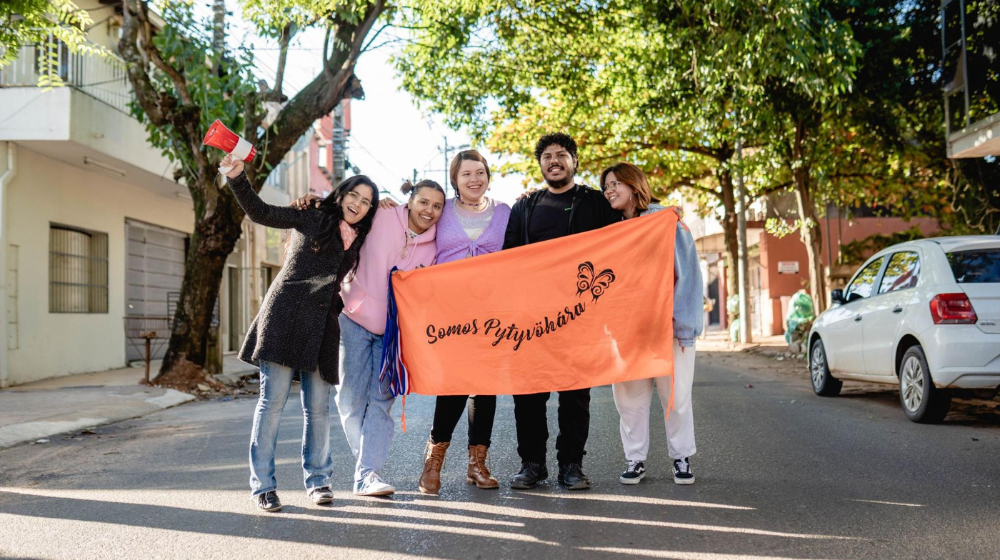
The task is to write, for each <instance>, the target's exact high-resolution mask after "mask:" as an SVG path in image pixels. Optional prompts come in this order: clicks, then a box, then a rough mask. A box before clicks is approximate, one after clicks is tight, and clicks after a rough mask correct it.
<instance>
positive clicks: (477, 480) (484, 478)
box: [465, 445, 500, 488]
mask: <svg viewBox="0 0 1000 560" xmlns="http://www.w3.org/2000/svg"><path fill="white" fill-rule="evenodd" d="M489 450H490V448H489V447H486V446H485V445H472V446H470V447H469V470H468V472H467V474H466V475H465V482H467V483H469V484H475V485H476V486H477V487H479V488H499V487H500V483H499V482H497V479H496V478H493V475H492V474H490V469H489V467H487V466H486V455H487V453H488V452H489Z"/></svg>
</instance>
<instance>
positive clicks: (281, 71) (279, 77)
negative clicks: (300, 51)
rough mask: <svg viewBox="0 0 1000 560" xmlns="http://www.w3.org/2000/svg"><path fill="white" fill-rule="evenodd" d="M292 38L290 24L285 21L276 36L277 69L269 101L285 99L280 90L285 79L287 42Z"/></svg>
mask: <svg viewBox="0 0 1000 560" xmlns="http://www.w3.org/2000/svg"><path fill="white" fill-rule="evenodd" d="M291 40H292V24H291V23H287V24H285V27H283V28H282V29H281V36H280V37H278V47H279V49H280V50H279V52H278V69H277V71H275V76H274V89H273V90H271V92H270V94H269V95H268V99H269V100H271V101H278V102H282V101H285V99H286V98H285V96H284V94H283V93H282V91H281V88H282V84H283V83H284V81H285V63H286V62H287V60H288V43H290V42H291Z"/></svg>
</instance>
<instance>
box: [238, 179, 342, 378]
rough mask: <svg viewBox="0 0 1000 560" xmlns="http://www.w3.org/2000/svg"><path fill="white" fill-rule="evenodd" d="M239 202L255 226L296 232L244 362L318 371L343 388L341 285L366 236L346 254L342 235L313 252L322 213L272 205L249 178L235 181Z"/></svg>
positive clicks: (247, 345)
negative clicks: (340, 384) (261, 196)
mask: <svg viewBox="0 0 1000 560" xmlns="http://www.w3.org/2000/svg"><path fill="white" fill-rule="evenodd" d="M229 188H230V189H232V191H233V195H235V196H236V201H237V202H238V203H239V205H240V207H242V208H243V211H244V212H246V214H247V217H248V218H250V219H251V220H253V221H254V222H255V223H258V224H261V225H263V226H267V227H271V228H277V229H293V230H294V231H293V232H292V237H291V240H290V242H289V245H288V251H287V253H286V254H287V258H286V260H285V266H283V267H281V272H279V273H278V277H277V278H275V279H274V282H273V283H272V284H271V287H270V288H269V289H268V290H267V295H266V296H265V297H264V303H263V304H262V305H261V307H260V312H259V313H257V317H256V318H254V320H253V323H251V325H250V330H249V331H248V332H247V338H246V340H245V341H244V342H243V348H242V349H241V350H240V359H241V360H243V361H244V362H248V363H251V364H254V365H256V366H260V360H265V361H268V362H274V363H276V364H281V365H283V366H288V367H290V368H293V369H297V370H302V371H316V369H317V367H318V368H319V374H320V376H321V377H322V378H323V380H324V381H326V382H327V383H331V384H334V385H335V384H337V383H338V381H339V380H340V376H339V375H338V371H339V367H340V359H339V351H340V323H339V322H338V321H337V316H338V315H340V312H341V311H342V310H343V309H344V302H343V300H341V298H340V284H341V282H343V280H344V277H345V276H347V274H348V273H349V272H350V270H351V268H352V267H353V266H354V263H355V262H357V260H358V252H359V250H360V249H361V244H360V243H359V241H360V238H359V239H358V240H355V242H354V244H352V245H351V247H350V248H349V249H348V250H347V251H345V250H344V243H343V241H342V240H341V238H340V232H339V231H338V232H337V233H336V237H335V239H333V240H331V242H330V245H329V246H328V247H327V248H325V249H324V250H322V251H318V252H317V251H314V250H313V240H314V239H315V236H316V235H317V234H319V226H320V219H321V217H322V211H321V210H319V209H317V208H309V209H308V210H296V209H295V208H291V207H282V206H271V205H270V204H267V203H265V202H264V201H263V200H261V199H260V197H259V196H257V193H255V192H254V190H253V187H251V186H250V182H249V181H247V178H246V175H240V176H239V177H237V178H235V179H229Z"/></svg>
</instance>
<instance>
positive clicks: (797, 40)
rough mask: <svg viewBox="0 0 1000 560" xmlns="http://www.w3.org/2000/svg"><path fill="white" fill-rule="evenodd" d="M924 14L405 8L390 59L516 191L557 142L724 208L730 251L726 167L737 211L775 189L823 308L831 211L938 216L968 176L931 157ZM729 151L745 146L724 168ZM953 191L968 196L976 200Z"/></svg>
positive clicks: (886, 3) (676, 5)
mask: <svg viewBox="0 0 1000 560" xmlns="http://www.w3.org/2000/svg"><path fill="white" fill-rule="evenodd" d="M979 3H981V4H990V5H991V6H992V5H995V4H996V0H982V1H981V2H979ZM938 8H939V7H938V5H937V4H935V3H913V2H902V1H898V0H843V1H836V2H834V1H829V0H793V1H787V2H785V1H782V2H779V1H765V2H760V1H752V2H751V1H735V2H734V1H731V0H718V1H715V0H704V1H694V0H652V1H646V2H626V1H616V0H608V1H603V2H587V3H582V4H579V3H570V2H559V1H554V0H553V1H538V2H496V3H489V4H488V5H485V6H484V5H481V4H478V3H471V2H451V3H448V9H447V10H445V9H444V8H441V7H438V8H436V9H426V8H422V7H419V6H415V7H412V8H410V9H407V10H403V11H402V14H401V19H402V22H403V24H404V25H405V26H407V27H409V28H411V29H413V42H412V43H411V44H410V45H409V46H408V47H407V48H406V49H405V51H404V53H403V54H402V55H401V56H399V57H397V59H396V60H395V63H396V66H397V68H398V70H399V72H400V74H401V76H402V77H403V84H404V87H405V88H406V89H407V90H408V91H410V92H411V93H413V94H414V95H415V96H416V97H417V98H418V99H420V100H421V101H422V103H423V106H424V107H426V108H428V109H430V110H432V111H436V112H439V113H441V114H443V115H444V116H445V117H446V118H447V119H448V120H449V122H450V123H451V124H452V125H455V126H466V127H468V128H469V130H471V131H472V133H473V135H474V136H475V137H476V139H477V140H479V141H480V142H484V143H486V144H487V145H488V146H489V147H490V148H491V149H493V150H494V151H498V152H501V153H504V154H512V155H515V156H520V157H516V158H515V159H514V163H513V164H511V165H510V166H508V169H514V170H517V171H520V172H523V173H525V174H526V175H527V176H528V178H529V180H537V179H538V176H537V175H538V170H537V166H536V165H535V163H534V162H533V161H532V157H531V154H532V150H531V148H532V143H533V141H534V140H535V139H536V138H537V137H538V136H539V135H540V134H542V133H543V132H546V131H550V130H564V131H566V132H568V133H570V134H573V135H574V136H575V137H576V138H577V140H578V142H579V144H580V146H581V167H582V169H583V171H584V172H587V173H590V174H594V173H597V172H599V170H600V169H601V168H603V167H604V166H606V165H608V164H610V163H613V162H614V161H616V160H622V159H624V160H629V161H632V162H634V163H636V164H638V165H640V166H641V167H642V168H643V169H644V170H645V171H646V172H647V173H648V174H649V175H650V176H651V178H652V180H653V184H654V188H655V189H656V190H658V191H659V192H660V193H661V194H662V193H665V192H669V191H670V190H672V189H674V188H676V187H678V186H684V187H687V188H688V189H689V192H691V193H694V194H695V195H696V197H697V198H698V199H699V200H700V202H701V203H702V205H703V207H704V208H705V209H706V210H709V209H712V208H719V209H720V212H719V213H720V214H721V217H722V223H723V226H724V228H725V230H726V244H727V252H728V253H730V254H731V255H735V252H736V228H735V208H736V206H735V196H734V192H733V191H734V181H733V177H734V174H735V171H736V169H737V166H738V167H739V168H740V170H741V171H742V172H743V174H744V176H746V178H747V182H748V187H749V189H750V196H751V197H755V196H761V195H768V194H771V193H775V192H779V193H780V192H781V191H784V190H788V191H789V192H791V193H793V194H794V197H795V200H796V205H795V206H796V208H795V209H794V211H792V212H791V214H790V215H789V216H788V218H789V219H790V224H791V226H792V228H793V231H794V230H795V229H797V230H798V231H799V232H800V234H801V235H802V237H803V241H804V243H805V245H806V247H807V251H808V253H809V257H810V258H809V263H810V264H809V275H810V293H811V295H812V297H813V298H814V299H815V300H816V301H817V302H823V301H824V300H825V299H826V298H825V274H824V270H823V267H822V263H821V255H822V251H821V250H820V247H821V246H822V239H821V236H820V230H819V228H818V225H819V219H820V218H821V217H822V216H823V215H824V212H825V208H826V207H827V205H828V204H835V205H837V206H845V207H852V206H856V205H859V206H864V207H869V208H872V207H881V208H888V209H889V211H891V212H892V213H893V214H894V215H901V216H904V217H907V216H913V215H925V216H926V215H929V216H937V217H939V218H942V219H946V220H948V219H953V218H954V216H955V215H954V213H953V210H952V209H953V208H956V209H957V210H961V209H962V204H961V203H960V200H959V199H960V197H959V195H958V193H959V190H958V189H957V188H955V185H956V182H955V181H954V180H953V179H952V178H950V176H949V173H950V174H951V176H956V175H957V173H956V172H955V169H956V168H957V169H961V168H963V167H965V165H964V164H960V165H959V166H957V167H956V166H953V165H952V164H950V163H949V162H948V161H947V160H946V159H945V158H944V152H943V147H942V140H943V139H942V134H941V128H940V127H941V120H942V115H941V110H940V106H941V97H940V85H941V76H940V71H939V67H938V63H937V59H938V58H939V57H940V35H939V33H938V30H937V25H938V21H937V13H936V11H937V10H938ZM455 10H458V14H459V15H456V12H455ZM990 13H993V12H990ZM980 19H982V18H980ZM993 20H995V18H993ZM984 21H985V23H984V22H980V23H979V25H980V27H982V28H986V27H988V25H987V24H988V22H989V21H992V20H990V19H989V18H986V20H984ZM981 35H982V34H981ZM997 36H998V37H1000V34H997ZM979 40H980V41H984V40H986V39H985V37H980V39H979ZM994 41H995V40H994ZM995 73H996V70H995V67H994V69H993V74H992V75H994V76H995ZM737 139H742V141H743V144H744V146H746V147H747V149H746V150H745V153H744V156H745V157H744V158H743V159H742V160H741V161H740V162H739V163H738V164H737V162H736V159H735V158H734V154H735V149H734V148H735V145H736V140H737ZM965 184H967V185H968V184H969V181H968V180H967V181H966V183H965ZM961 192H962V193H964V194H963V196H965V198H966V199H969V198H971V195H970V193H976V194H977V195H982V193H983V189H981V188H980V189H976V188H971V187H970V188H967V189H966V190H964V191H961ZM994 196H995V195H994ZM965 205H966V206H972V205H970V204H968V203H967V202H966V203H965ZM982 207H983V206H982V205H981V206H980V210H981V209H982ZM985 207H987V208H988V205H987V206H985ZM956 221H958V220H956ZM773 223H777V222H773ZM781 223H782V224H785V227H786V228H787V224H788V223H789V222H785V221H782V222H781Z"/></svg>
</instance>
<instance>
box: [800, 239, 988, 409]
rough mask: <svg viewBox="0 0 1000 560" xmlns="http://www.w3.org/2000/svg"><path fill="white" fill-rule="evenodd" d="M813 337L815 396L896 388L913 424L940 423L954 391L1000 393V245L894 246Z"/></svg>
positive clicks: (867, 267)
mask: <svg viewBox="0 0 1000 560" xmlns="http://www.w3.org/2000/svg"><path fill="white" fill-rule="evenodd" d="M832 301H833V302H834V305H833V307H831V308H830V309H828V310H827V311H825V312H823V313H822V314H821V315H820V316H819V317H817V318H816V321H815V322H814V323H813V326H812V330H811V331H810V333H809V353H808V356H809V371H810V373H811V377H812V384H813V390H814V391H815V392H816V394H817V395H820V396H825V397H832V396H836V395H838V394H839V393H840V389H841V386H842V381H843V380H857V381H868V382H876V383H894V384H898V385H899V400H900V402H901V404H902V405H903V411H904V412H905V413H906V416H907V417H909V419H910V420H912V421H914V422H924V423H930V422H940V421H941V420H942V419H944V417H945V415H946V414H948V408H949V407H950V405H951V398H952V393H953V391H954V390H955V389H990V390H1000V236H995V235H980V236H966V237H939V238H934V239H921V240H917V241H909V242H906V243H900V244H897V245H893V246H891V247H889V248H886V249H883V250H882V251H880V252H878V253H876V254H875V255H874V256H873V257H872V258H870V259H868V261H867V262H865V264H864V266H862V267H861V268H860V269H859V270H858V272H857V273H855V275H854V277H853V278H852V279H851V281H850V283H848V285H847V288H846V289H845V290H834V291H833V293H832Z"/></svg>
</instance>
